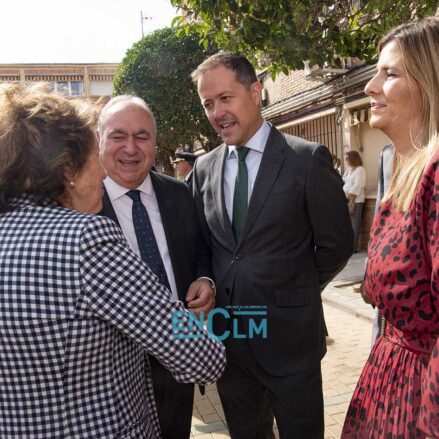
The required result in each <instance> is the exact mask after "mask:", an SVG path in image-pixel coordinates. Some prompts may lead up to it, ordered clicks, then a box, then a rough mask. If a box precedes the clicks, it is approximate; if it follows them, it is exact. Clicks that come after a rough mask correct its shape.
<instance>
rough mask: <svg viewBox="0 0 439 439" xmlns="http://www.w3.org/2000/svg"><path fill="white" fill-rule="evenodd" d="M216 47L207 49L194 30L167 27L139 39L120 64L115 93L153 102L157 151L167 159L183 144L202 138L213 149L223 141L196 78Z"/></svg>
mask: <svg viewBox="0 0 439 439" xmlns="http://www.w3.org/2000/svg"><path fill="white" fill-rule="evenodd" d="M216 51H217V49H216V48H215V47H212V46H211V47H210V49H208V50H206V49H204V48H203V47H202V46H200V44H199V42H198V38H197V37H196V36H195V35H193V34H190V33H189V34H182V35H179V36H177V34H176V30H175V29H170V28H165V29H160V30H157V31H155V32H153V33H151V34H149V35H147V36H145V37H144V38H142V39H141V40H139V41H138V42H137V43H135V44H134V45H133V47H132V48H131V49H129V50H128V51H127V53H126V55H125V57H124V59H123V60H122V63H121V65H120V66H119V69H118V71H117V74H116V77H115V80H114V94H115V95H119V94H123V93H128V94H135V95H137V96H140V97H141V98H143V99H144V100H145V101H146V102H147V103H148V105H150V107H151V109H152V111H153V112H154V115H155V118H156V122H157V147H158V151H157V152H158V156H159V158H161V159H162V161H163V163H164V164H165V165H169V156H170V155H171V154H172V152H173V151H175V150H176V149H177V148H182V147H186V146H187V145H189V146H193V145H194V143H195V142H196V141H199V142H201V144H202V145H203V146H204V148H205V149H206V150H210V149H211V148H212V147H213V146H216V145H217V144H218V136H217V135H216V133H215V132H214V131H213V130H212V128H211V126H210V124H209V122H208V120H207V118H206V116H205V114H204V111H203V108H202V106H201V104H200V100H199V97H198V93H197V90H196V88H195V87H194V85H193V84H192V80H191V78H190V74H191V72H192V71H193V70H194V69H195V68H196V67H197V66H198V64H199V63H201V62H202V61H203V60H204V59H205V58H206V57H207V56H209V55H211V54H212V53H214V52H216Z"/></svg>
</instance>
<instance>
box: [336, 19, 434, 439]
mask: <svg viewBox="0 0 439 439" xmlns="http://www.w3.org/2000/svg"><path fill="white" fill-rule="evenodd" d="M378 52H379V61H378V64H377V73H376V74H375V76H374V77H373V78H372V79H371V80H370V81H369V83H368V84H367V85H366V88H365V92H366V94H367V95H368V96H370V105H371V118H370V125H371V126H372V128H376V129H380V130H381V131H383V132H384V133H385V134H386V135H387V136H388V137H389V138H390V140H391V141H392V143H393V147H394V153H393V161H394V164H393V173H392V178H391V181H390V185H389V188H388V190H387V191H386V192H385V194H384V197H383V200H382V202H381V206H380V210H379V212H378V214H377V215H376V216H375V218H374V223H373V226H372V230H371V235H370V236H371V238H370V242H369V248H368V261H367V268H366V277H365V291H364V294H365V295H366V297H367V298H368V300H369V301H370V302H372V303H373V304H375V305H376V306H377V308H378V310H379V311H380V313H381V315H382V316H383V318H384V319H385V329H384V335H383V336H381V337H379V338H378V340H377V342H376V343H375V345H374V347H373V348H372V351H371V353H370V356H369V359H368V360H367V363H366V365H365V367H364V369H363V372H362V374H361V376H360V379H359V381H358V384H357V387H356V389H355V391H354V394H353V396H352V400H351V403H350V406H349V409H348V412H347V416H346V420H345V423H344V427H343V432H342V438H343V439H351V438H370V437H377V438H412V439H417V438H422V439H423V438H425V433H426V432H427V433H431V425H430V424H429V421H428V420H429V419H437V415H438V413H437V410H438V405H437V404H431V405H425V408H426V410H425V412H423V414H422V416H420V410H421V407H422V405H423V404H422V403H421V398H425V397H426V394H425V388H424V390H423V386H422V384H421V383H422V380H423V378H424V377H425V376H426V371H427V367H428V365H429V362H430V361H431V362H432V363H431V364H430V365H431V366H433V365H434V363H435V361H436V360H435V358H432V357H431V353H432V350H433V347H434V346H435V344H436V342H437V337H438V334H439V313H438V303H439V220H438V212H439V76H438V74H437V72H438V71H439V21H438V19H436V18H434V17H430V18H427V19H424V20H417V21H413V22H410V23H407V24H403V25H401V26H399V27H397V28H395V29H393V30H392V31H390V32H389V33H388V34H387V35H386V36H384V37H383V39H382V40H381V41H380V43H379V44H378ZM432 370H434V367H432ZM436 378H437V377H434V379H436ZM436 396H437V394H436ZM431 411H433V412H431Z"/></svg>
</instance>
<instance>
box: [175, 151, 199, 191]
mask: <svg viewBox="0 0 439 439" xmlns="http://www.w3.org/2000/svg"><path fill="white" fill-rule="evenodd" d="M195 160H197V156H196V155H195V154H193V153H192V152H187V151H176V152H175V159H174V160H172V164H173V165H174V167H175V171H176V173H177V177H178V178H182V179H183V180H184V181H185V182H186V183H187V184H190V183H191V180H192V169H193V168H194V163H195Z"/></svg>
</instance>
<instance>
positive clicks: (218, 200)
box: [211, 144, 236, 248]
mask: <svg viewBox="0 0 439 439" xmlns="http://www.w3.org/2000/svg"><path fill="white" fill-rule="evenodd" d="M228 151H229V148H227V145H225V144H223V145H221V147H220V148H218V154H217V155H216V158H215V159H214V160H213V161H212V164H211V176H212V184H211V187H212V193H213V199H214V202H215V212H217V215H218V219H219V221H220V224H221V227H222V228H223V232H224V235H225V236H226V238H227V241H228V243H229V246H230V247H231V248H235V247H236V241H235V235H234V234H233V229H232V224H231V223H230V220H229V216H228V214H227V209H226V203H225V199H224V184H223V176H224V166H225V163H226V159H227V155H228Z"/></svg>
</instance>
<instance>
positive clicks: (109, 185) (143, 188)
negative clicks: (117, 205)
mask: <svg viewBox="0 0 439 439" xmlns="http://www.w3.org/2000/svg"><path fill="white" fill-rule="evenodd" d="M104 184H105V189H106V190H107V194H108V197H109V198H110V201H114V200H117V199H118V198H120V197H122V196H124V195H125V194H126V193H127V192H128V191H129V189H127V188H126V187H123V186H121V185H120V184H118V183H116V182H115V181H114V180H113V179H111V178H110V177H107V178H106V179H105V180H104ZM136 189H137V190H139V191H140V192H143V193H144V194H146V195H148V196H153V195H154V188H153V187H152V181H151V176H150V175H149V174H148V175H147V176H146V178H145V180H143V182H142V183H141V184H140V185H139V186H138V187H137V188H136Z"/></svg>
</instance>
